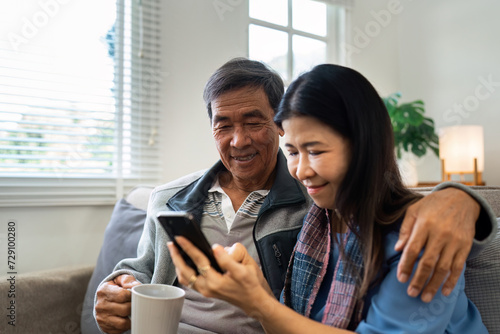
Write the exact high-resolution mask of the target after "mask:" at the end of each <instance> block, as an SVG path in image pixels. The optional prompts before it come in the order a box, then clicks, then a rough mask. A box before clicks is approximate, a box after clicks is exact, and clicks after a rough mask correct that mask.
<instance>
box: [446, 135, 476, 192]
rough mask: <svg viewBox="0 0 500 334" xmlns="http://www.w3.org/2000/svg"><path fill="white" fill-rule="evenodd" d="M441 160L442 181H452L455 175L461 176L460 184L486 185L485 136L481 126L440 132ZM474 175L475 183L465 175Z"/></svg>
mask: <svg viewBox="0 0 500 334" xmlns="http://www.w3.org/2000/svg"><path fill="white" fill-rule="evenodd" d="M439 158H440V159H441V169H442V180H443V181H450V180H451V179H452V177H451V176H452V175H453V174H458V175H459V176H460V181H458V182H460V183H464V184H467V185H484V183H483V181H482V173H483V171H484V135H483V127H482V126H480V125H455V126H449V127H444V128H441V129H440V130H439ZM466 174H472V175H473V181H472V182H470V181H466V180H465V175H466Z"/></svg>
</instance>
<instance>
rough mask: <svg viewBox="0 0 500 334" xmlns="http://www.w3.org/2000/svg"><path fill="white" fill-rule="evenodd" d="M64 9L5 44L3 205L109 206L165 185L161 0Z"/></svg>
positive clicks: (20, 29)
mask: <svg viewBox="0 0 500 334" xmlns="http://www.w3.org/2000/svg"><path fill="white" fill-rule="evenodd" d="M40 3H41V2H40ZM1 6H3V5H0V7H1ZM58 6H59V7H58V11H57V12H56V11H55V10H54V8H52V9H51V12H50V11H49V10H48V9H47V8H45V7H42V6H41V7H39V8H33V7H31V12H26V13H25V14H24V16H23V17H22V20H18V21H21V22H24V24H25V25H24V26H22V25H21V26H17V27H16V26H13V27H12V29H11V30H10V31H9V33H8V34H7V35H6V36H7V38H6V39H4V40H2V41H0V185H1V186H0V206H39V205H99V204H112V203H114V202H115V201H116V200H117V198H120V197H122V196H123V194H124V193H125V192H127V191H128V190H129V189H130V188H132V187H133V186H135V185H137V184H144V183H145V184H157V183H158V182H159V175H160V166H159V161H158V151H159V146H158V138H157V137H158V129H157V127H158V123H159V90H160V84H161V79H162V72H161V68H160V49H161V45H160V43H161V40H160V28H159V27H160V17H159V15H160V14H159V13H160V1H159V0H118V1H117V2H116V4H113V6H109V5H108V6H106V5H103V2H101V1H97V0H96V1H94V0H92V1H78V2H74V3H69V4H67V5H62V4H59V5H58ZM63 6H66V7H63ZM103 7H104V8H103ZM85 10H87V11H89V10H90V11H89V13H91V14H94V15H89V16H86V15H82V11H83V12H84V13H85ZM106 10H107V12H106ZM97 12H99V14H96V13H97ZM44 13H45V16H43V15H44ZM49 14H51V15H49ZM43 17H46V18H47V22H46V24H44V25H42V24H41V22H43V21H42V19H41V18H43ZM33 27H34V28H33ZM30 29H31V30H30ZM34 29H37V31H38V33H37V34H36V35H35V36H29V34H28V33H27V32H30V31H31V32H33V31H35V30H34ZM61 31H62V32H61ZM44 34H45V35H50V34H52V35H51V36H50V37H51V38H50V39H44V38H43V35H44ZM32 35H34V34H32Z"/></svg>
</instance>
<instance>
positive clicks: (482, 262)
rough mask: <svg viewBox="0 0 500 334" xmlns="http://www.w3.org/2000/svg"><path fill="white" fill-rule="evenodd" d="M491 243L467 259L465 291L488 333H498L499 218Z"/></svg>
mask: <svg viewBox="0 0 500 334" xmlns="http://www.w3.org/2000/svg"><path fill="white" fill-rule="evenodd" d="M497 223H498V225H499V229H498V232H497V236H496V238H495V240H493V242H492V243H490V244H489V245H488V246H486V247H485V248H484V250H483V251H482V252H481V253H480V254H479V255H478V256H477V257H475V258H474V259H472V260H468V261H467V269H466V270H465V293H466V295H467V297H469V298H470V299H471V300H472V302H473V303H474V304H475V305H476V307H477V308H478V310H479V313H481V318H482V319H483V323H484V324H485V326H486V328H487V329H488V331H489V332H490V333H500V318H499V317H498V314H499V313H500V218H497Z"/></svg>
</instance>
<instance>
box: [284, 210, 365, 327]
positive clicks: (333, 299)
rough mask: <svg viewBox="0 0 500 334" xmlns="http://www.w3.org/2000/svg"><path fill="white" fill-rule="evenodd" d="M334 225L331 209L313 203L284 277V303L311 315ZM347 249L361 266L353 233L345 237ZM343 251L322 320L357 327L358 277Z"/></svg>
mask: <svg viewBox="0 0 500 334" xmlns="http://www.w3.org/2000/svg"><path fill="white" fill-rule="evenodd" d="M331 240H332V238H331V227H330V219H329V217H328V211H327V210H325V209H321V208H319V207H318V206H316V205H313V206H312V207H311V209H310V210H309V212H308V214H307V216H306V218H305V219H304V225H303V227H302V231H301V233H300V237H299V240H298V241H297V244H296V245H295V249H294V251H293V254H292V257H291V259H290V265H289V267H288V271H287V274H286V278H285V287H284V293H283V298H284V303H285V305H287V306H289V307H291V308H292V309H293V310H295V311H296V312H298V313H300V314H302V315H304V316H306V317H310V313H311V308H312V306H313V304H314V301H315V300H316V297H317V294H318V291H319V289H320V286H321V283H322V281H323V278H324V276H325V274H326V267H327V265H328V260H329V257H330V252H331V247H332V242H331ZM343 244H344V252H345V254H349V257H350V259H351V261H352V262H353V263H354V265H355V269H356V270H362V267H363V259H362V254H361V251H360V248H359V245H358V240H357V238H356V236H355V234H354V233H351V232H350V231H349V232H348V233H347V235H346V237H345V238H344V240H343ZM343 260H344V259H343V257H342V253H341V254H340V256H339V259H338V261H337V263H336V265H335V272H334V274H333V276H334V277H333V282H332V286H331V288H330V292H329V294H328V298H327V302H326V305H325V310H324V314H323V319H322V321H321V322H322V323H323V324H326V325H329V326H333V327H336V328H343V329H346V328H352V327H354V328H355V327H356V326H357V325H358V323H359V322H360V321H361V313H362V310H363V302H362V301H361V302H359V303H356V299H355V296H356V292H357V291H358V286H357V285H356V279H355V277H352V276H350V275H349V273H348V272H347V271H346V268H345V262H344V261H343Z"/></svg>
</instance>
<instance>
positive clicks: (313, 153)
mask: <svg viewBox="0 0 500 334" xmlns="http://www.w3.org/2000/svg"><path fill="white" fill-rule="evenodd" d="M308 153H309V155H320V154H321V153H323V152H320V151H309V152H308Z"/></svg>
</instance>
